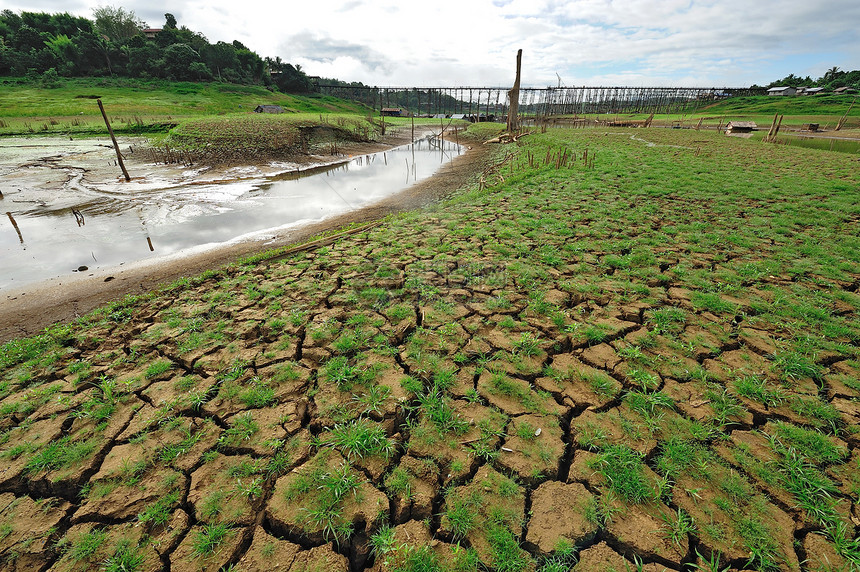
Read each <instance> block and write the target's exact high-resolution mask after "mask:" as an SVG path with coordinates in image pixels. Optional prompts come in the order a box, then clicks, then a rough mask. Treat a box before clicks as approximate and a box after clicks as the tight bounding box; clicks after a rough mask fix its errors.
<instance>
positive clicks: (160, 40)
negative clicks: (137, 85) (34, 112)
mask: <svg viewBox="0 0 860 572" xmlns="http://www.w3.org/2000/svg"><path fill="white" fill-rule="evenodd" d="M164 18H165V22H164V25H163V26H162V28H160V30H159V31H157V32H155V31H149V32H148V33H144V30H147V29H148V26H147V24H146V23H145V22H143V21H142V20H140V19H139V18H138V17H137V16H136V15H135V14H134V12H133V11H130V10H125V9H123V8H116V7H111V6H103V7H99V8H96V9H95V10H93V19H88V18H83V17H77V16H72V15H70V14H68V13H57V14H48V13H39V12H24V11H22V12H21V13H20V14H18V13H15V12H13V11H11V10H3V11H2V12H0V76H7V77H29V78H31V79H39V80H41V81H42V82H43V83H48V84H50V83H52V82H55V81H56V80H57V79H59V78H60V77H104V76H119V77H131V78H141V79H150V78H160V79H167V80H176V81H211V80H216V81H224V82H230V83H239V84H246V85H265V86H271V87H273V88H274V87H277V88H278V89H280V90H281V91H286V92H307V91H310V90H311V89H312V83H311V81H310V79H309V78H308V76H307V75H306V74H305V73H304V72H303V71H302V70H301V66H293V65H292V64H289V63H287V62H284V61H282V60H281V58H279V57H278V58H274V59H272V58H268V57H266V58H262V57H260V56H259V55H258V54H257V53H255V52H254V51H253V50H251V49H249V48H248V47H247V46H245V45H244V44H242V43H241V42H239V41H235V40H234V41H233V42H232V43H227V42H220V41H219V42H216V43H214V44H212V43H209V41H208V40H207V39H206V37H205V36H203V34H200V33H199V32H195V31H193V30H190V29H189V28H187V27H186V26H180V25H178V23H177V21H176V18H175V17H174V16H173V15H172V14H165V15H164Z"/></svg>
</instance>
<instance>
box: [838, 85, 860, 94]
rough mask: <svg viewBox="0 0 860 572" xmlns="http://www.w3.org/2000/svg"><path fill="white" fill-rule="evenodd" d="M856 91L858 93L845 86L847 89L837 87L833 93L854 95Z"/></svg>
mask: <svg viewBox="0 0 860 572" xmlns="http://www.w3.org/2000/svg"><path fill="white" fill-rule="evenodd" d="M855 91H857V90H856V89H853V88H850V87H848V86H845V87H837V88H836V89H834V90H833V93H836V94H839V95H841V94H843V93H854V92H855Z"/></svg>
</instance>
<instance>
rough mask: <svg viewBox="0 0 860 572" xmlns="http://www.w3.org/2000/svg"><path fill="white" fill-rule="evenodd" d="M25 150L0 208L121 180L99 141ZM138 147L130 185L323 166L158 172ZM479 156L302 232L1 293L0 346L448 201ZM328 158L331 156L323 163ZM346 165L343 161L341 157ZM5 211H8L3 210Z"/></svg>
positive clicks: (8, 174) (389, 143)
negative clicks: (238, 263)
mask: <svg viewBox="0 0 860 572" xmlns="http://www.w3.org/2000/svg"><path fill="white" fill-rule="evenodd" d="M410 138H411V133H409V132H407V131H405V130H404V131H402V132H398V133H394V134H390V135H388V136H387V137H386V138H385V139H384V140H383V141H381V142H378V143H367V144H361V145H358V144H353V145H350V146H349V147H348V148H344V147H341V152H342V153H344V154H347V156H348V155H360V154H367V153H373V152H377V151H381V150H385V149H389V148H391V147H394V146H397V145H402V144H404V143H408V142H409V141H410ZM27 143H28V145H29V146H28V147H21V146H18V147H11V146H8V145H7V146H5V147H2V148H0V152H2V153H3V162H2V163H3V165H5V167H3V168H2V169H3V171H4V172H3V173H0V175H2V176H3V177H4V179H5V180H6V181H7V187H6V188H9V189H16V190H17V189H22V190H23V189H25V188H26V189H27V192H18V193H10V192H7V193H6V194H5V196H4V199H3V201H5V202H8V203H9V204H7V205H0V207H3V206H5V207H10V205H12V204H15V205H16V206H18V207H20V206H21V204H22V203H11V201H12V200H19V201H20V200H24V201H28V202H32V203H33V204H34V205H37V206H39V207H41V208H57V209H61V208H69V206H68V205H66V204H65V203H64V202H63V199H62V198H60V195H59V193H57V191H58V190H59V189H62V188H64V187H67V186H68V185H69V184H70V181H71V182H72V183H73V184H74V181H81V180H83V179H84V178H85V179H86V182H87V184H94V183H96V184H97V183H98V182H100V181H101V182H104V181H113V180H115V179H116V178H117V175H118V174H119V171H118V167H116V166H115V165H114V164H113V162H112V160H111V157H112V156H113V149H112V148H111V147H110V146H109V142H107V141H106V140H86V141H69V142H66V141H63V140H59V139H56V138H51V139H40V138H33V139H31V140H29V141H28V142H27ZM142 143H143V142H142V141H140V140H122V141H121V142H120V146H121V148H122V149H123V150H124V152H125V155H126V157H127V159H126V166H127V167H128V169H129V172H130V173H131V175H132V177H133V180H132V182H131V183H129V184H139V185H145V184H154V183H155V182H156V181H158V182H159V184H163V183H164V181H174V182H176V183H177V184H188V183H190V182H200V183H211V182H216V181H223V180H234V179H237V178H249V179H250V178H260V177H268V176H272V175H275V174H277V173H283V172H288V171H292V170H296V169H300V168H307V167H310V166H313V165H318V164H321V163H324V162H325V161H326V159H327V158H325V157H307V158H302V159H301V160H297V161H294V162H291V163H289V164H287V163H270V164H265V165H255V164H252V163H249V164H248V165H234V166H226V167H219V168H197V169H189V168H185V167H181V166H175V165H173V166H165V165H155V164H153V163H151V162H149V161H148V156H147V154H145V153H143V152H140V151H138V152H133V151H130V149H132V150H133V149H138V150H140V149H141V148H142ZM485 155H486V149H485V148H484V147H482V146H480V145H471V146H469V147H467V151H466V153H464V154H463V155H462V156H460V157H457V158H456V159H455V160H454V161H453V162H452V163H450V164H448V165H446V166H445V167H443V168H442V169H441V170H440V171H438V172H437V173H436V175H434V176H433V177H431V178H430V179H426V180H424V181H421V182H418V183H416V184H414V185H412V186H411V187H409V188H407V189H406V190H404V191H402V192H400V193H397V194H396V195H393V196H390V197H388V198H386V199H383V200H381V201H379V202H377V203H374V204H372V205H370V206H367V207H364V208H360V209H358V210H354V211H351V212H348V213H344V214H341V215H337V216H333V217H331V218H327V219H325V220H323V221H321V222H316V223H312V224H308V225H305V226H302V227H299V228H289V229H285V230H280V231H273V232H271V233H265V234H263V235H260V236H258V237H257V238H255V239H253V240H247V241H242V242H237V243H228V244H225V245H223V246H219V247H215V248H209V249H207V250H206V251H204V252H197V253H192V254H188V253H177V254H175V255H172V256H168V257H163V258H159V259H155V260H151V261H141V262H137V263H130V264H123V265H120V266H117V267H113V268H109V269H99V270H93V271H90V270H87V271H84V272H80V273H76V274H74V275H70V276H69V275H67V276H64V277H61V278H54V279H51V280H46V281H43V282H40V283H37V284H30V285H26V286H21V287H11V288H6V289H4V290H3V291H2V293H0V341H6V340H9V339H12V338H15V337H22V336H28V335H33V334H35V333H38V332H39V331H41V330H42V329H43V328H45V327H46V326H48V325H50V324H52V323H55V322H65V321H70V320H73V319H75V318H77V317H79V316H82V315H84V314H86V313H88V312H90V311H91V310H93V309H95V308H97V307H99V306H101V305H103V304H105V303H108V302H110V301H112V300H116V299H119V298H121V297H123V296H125V295H127V294H140V293H145V292H149V291H151V290H153V289H155V288H157V287H158V286H159V285H163V284H166V283H169V282H172V281H174V280H176V279H178V278H180V277H183V276H193V275H195V274H198V273H200V272H203V271H205V270H208V269H213V268H218V267H220V266H222V265H225V264H229V263H231V262H234V261H235V260H237V259H239V258H241V257H243V256H248V255H251V254H254V253H257V252H260V251H263V250H267V249H273V248H279V247H282V246H285V245H289V244H293V243H297V242H302V241H306V240H308V239H309V238H310V237H313V236H314V235H317V234H320V233H323V232H327V231H331V230H333V229H337V228H340V227H343V226H345V225H348V224H352V223H363V222H369V221H374V220H378V219H381V218H383V217H385V216H387V215H388V214H391V213H395V212H399V211H402V210H409V209H413V208H418V207H421V206H423V205H427V204H430V203H432V202H434V201H436V200H439V198H441V197H444V196H446V195H447V194H449V193H450V192H452V191H453V190H454V189H456V188H457V187H459V186H460V185H462V184H463V183H464V182H465V181H467V180H469V178H470V177H473V176H475V175H476V174H477V173H479V172H480V171H481V170H482V168H483V158H484V156H485ZM328 159H329V160H330V161H335V160H337V158H334V157H332V158H328ZM342 159H343V158H341V160H342ZM2 210H3V211H4V212H5V211H10V212H11V208H3V209H2Z"/></svg>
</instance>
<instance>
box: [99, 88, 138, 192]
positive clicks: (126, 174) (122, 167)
mask: <svg viewBox="0 0 860 572" xmlns="http://www.w3.org/2000/svg"><path fill="white" fill-rule="evenodd" d="M96 101H97V102H98V103H99V110H100V111H101V112H102V117H104V120H105V125H107V130H108V133H110V140H111V141H113V149H114V151H116V159H117V162H119V168H120V169H122V174H123V175H124V176H125V180H126V182H128V181H130V180H131V177H129V176H128V171H126V170H125V163H123V162H122V153H120V152H119V145H117V142H116V137H114V135H113V129H111V126H110V121H108V118H107V113H105V108H104V106H103V105H102V100H101V99H97V100H96Z"/></svg>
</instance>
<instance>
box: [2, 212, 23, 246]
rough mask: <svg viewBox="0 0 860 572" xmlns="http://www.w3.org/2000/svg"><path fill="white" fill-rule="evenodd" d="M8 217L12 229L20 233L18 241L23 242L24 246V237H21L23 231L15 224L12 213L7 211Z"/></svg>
mask: <svg viewBox="0 0 860 572" xmlns="http://www.w3.org/2000/svg"><path fill="white" fill-rule="evenodd" d="M6 216H8V217H9V221H10V222H11V223H12V227H13V228H14V229H15V232H17V233H18V240H20V241H21V244H24V237H23V236H22V235H21V229H20V228H18V223H17V222H15V219H14V217H12V213H10V212H9V211H6Z"/></svg>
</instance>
